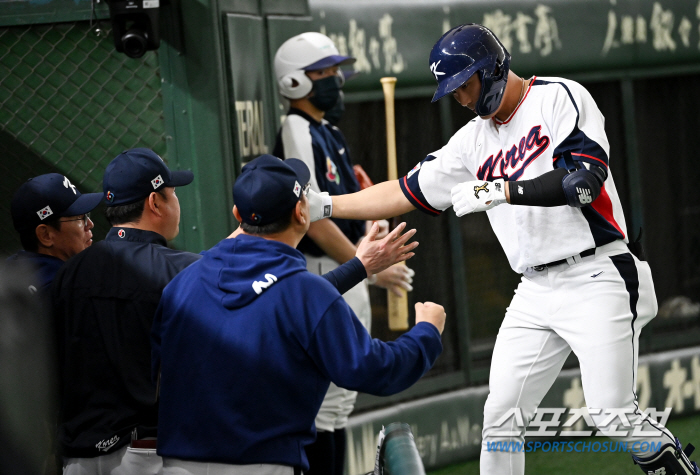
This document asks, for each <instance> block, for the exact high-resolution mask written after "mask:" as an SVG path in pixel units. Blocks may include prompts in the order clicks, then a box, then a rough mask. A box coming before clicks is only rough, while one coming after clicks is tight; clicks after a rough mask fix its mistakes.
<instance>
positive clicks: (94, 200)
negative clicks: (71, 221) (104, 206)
mask: <svg viewBox="0 0 700 475" xmlns="http://www.w3.org/2000/svg"><path fill="white" fill-rule="evenodd" d="M103 198H104V195H103V194H102V193H83V194H82V195H80V196H79V197H78V199H77V200H75V201H74V202H73V204H72V205H70V206H69V207H68V209H67V210H65V211H63V212H62V213H61V214H60V216H79V215H81V214H85V213H89V212H90V211H92V210H93V209H95V208H97V205H99V204H100V202H101V201H102V199H103Z"/></svg>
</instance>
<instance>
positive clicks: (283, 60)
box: [275, 32, 355, 99]
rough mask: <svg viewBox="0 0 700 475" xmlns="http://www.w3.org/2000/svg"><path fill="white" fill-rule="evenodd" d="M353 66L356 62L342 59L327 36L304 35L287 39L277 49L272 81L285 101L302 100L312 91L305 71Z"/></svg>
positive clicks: (351, 59) (345, 58) (312, 33)
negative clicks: (275, 81)
mask: <svg viewBox="0 0 700 475" xmlns="http://www.w3.org/2000/svg"><path fill="white" fill-rule="evenodd" d="M354 62H355V58H352V57H349V56H341V55H340V53H339V52H338V48H336V47H335V45H334V44H333V41H332V40H331V39H330V38H328V37H327V36H326V35H323V34H321V33H316V32H307V33H302V34H301V35H297V36H293V37H292V38H289V39H288V40H287V41H285V42H284V43H283V44H282V46H280V47H279V49H278V50H277V53H276V54H275V77H276V78H277V85H278V86H279V91H280V93H281V94H282V95H283V96H284V97H287V98H289V99H301V98H302V97H304V96H306V95H307V94H309V93H310V92H311V89H312V88H313V83H312V82H311V80H310V79H309V77H308V76H307V75H306V74H305V71H314V70H317V69H324V68H328V67H331V66H340V65H343V64H352V63H354Z"/></svg>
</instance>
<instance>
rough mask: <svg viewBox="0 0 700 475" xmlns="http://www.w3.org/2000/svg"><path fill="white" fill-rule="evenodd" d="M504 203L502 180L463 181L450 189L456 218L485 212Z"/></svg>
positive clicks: (504, 194) (504, 193)
mask: <svg viewBox="0 0 700 475" xmlns="http://www.w3.org/2000/svg"><path fill="white" fill-rule="evenodd" d="M505 202H506V189H505V182H504V181H503V178H499V179H498V180H495V181H465V182H464V183H460V184H458V185H455V186H454V187H453V188H452V209H454V211H455V214H456V215H457V216H464V215H465V214H469V213H476V212H479V211H486V210H489V209H491V208H493V207H494V206H498V205H500V204H501V203H505Z"/></svg>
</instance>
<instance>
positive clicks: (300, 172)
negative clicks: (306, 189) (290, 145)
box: [284, 158, 311, 187]
mask: <svg viewBox="0 0 700 475" xmlns="http://www.w3.org/2000/svg"><path fill="white" fill-rule="evenodd" d="M284 163H286V164H287V165H289V168H291V169H292V170H294V173H295V174H296V176H297V179H298V180H299V184H300V185H301V186H302V187H303V186H306V184H307V183H308V182H309V181H310V180H311V172H310V171H309V167H307V166H306V163H304V162H302V161H301V160H299V159H298V158H288V159H286V160H285V161H284Z"/></svg>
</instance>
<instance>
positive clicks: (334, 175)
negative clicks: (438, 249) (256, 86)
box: [273, 32, 412, 475]
mask: <svg viewBox="0 0 700 475" xmlns="http://www.w3.org/2000/svg"><path fill="white" fill-rule="evenodd" d="M354 62H355V58H351V57H347V56H342V55H340V53H339V52H338V49H337V48H336V47H335V45H334V44H333V41H332V40H331V39H330V38H328V37H327V36H325V35H322V34H321V33H316V32H308V33H303V34H301V35H297V36H295V37H293V38H290V39H289V40H287V41H286V42H285V43H284V44H282V46H280V48H279V49H278V50H277V53H276V54H275V60H274V67H275V75H276V80H277V85H278V88H279V92H280V94H281V95H282V96H283V97H284V98H286V99H287V100H288V101H289V104H290V108H289V110H288V112H287V117H286V119H285V121H284V123H283V124H282V127H281V128H280V131H279V133H278V135H277V140H276V144H275V149H274V151H273V154H274V155H275V156H277V157H280V158H285V159H286V158H297V159H300V160H302V161H303V162H304V163H306V165H307V166H308V167H309V170H311V179H310V187H311V189H312V190H314V191H316V192H328V193H329V194H330V195H343V194H346V193H354V192H356V191H359V190H360V185H359V183H358V181H357V179H356V178H355V172H354V170H353V165H352V162H351V160H350V156H349V151H348V146H347V143H346V142H345V137H344V136H343V134H342V132H341V131H340V129H338V128H337V127H335V126H334V125H332V124H331V123H330V122H329V117H327V116H328V115H329V114H330V115H331V117H330V118H332V114H333V112H334V111H335V110H336V107H338V106H339V104H341V88H342V86H343V83H344V77H343V75H342V72H340V70H339V67H340V66H342V65H348V64H352V63H354ZM365 223H366V222H365V221H364V220H347V219H337V220H336V219H333V220H329V219H324V220H322V221H319V222H317V223H312V224H311V226H310V228H309V231H308V233H307V235H306V236H305V237H304V238H303V240H302V241H301V242H300V244H299V245H298V246H297V248H298V249H299V250H300V251H302V252H303V253H304V256H305V258H306V262H307V269H308V270H309V271H311V272H313V273H314V274H319V275H320V274H324V273H326V272H329V271H331V270H332V269H334V268H335V267H337V266H338V265H339V264H342V263H344V262H346V261H348V260H349V259H352V257H353V256H354V254H355V246H356V245H357V243H358V241H359V240H360V239H361V238H362V237H363V236H364V235H365V228H366V224H365ZM411 275H412V271H411V270H410V269H408V268H406V267H405V266H392V267H390V268H389V269H387V270H385V271H383V272H381V273H379V274H377V275H376V284H377V285H380V286H382V287H387V288H395V289H396V288H399V287H402V288H404V289H406V290H411V286H410V282H411ZM373 280H374V277H373ZM343 298H344V299H345V301H346V302H347V303H348V305H349V306H350V307H351V308H352V309H353V311H354V312H355V314H356V315H357V317H358V319H359V320H360V322H362V324H363V325H364V326H365V328H367V330H369V329H370V325H371V307H370V302H369V292H368V290H367V282H366V281H365V282H362V283H360V284H358V285H357V286H355V287H354V288H352V289H350V290H349V291H348V292H346V293H344V294H343ZM356 396H357V393H355V392H354V391H348V390H346V389H343V388H339V387H337V386H335V385H333V384H331V387H330V389H329V390H328V393H327V395H326V398H325V399H324V401H323V404H322V406H321V409H320V411H319V413H318V416H317V417H316V421H315V422H316V428H317V431H318V435H317V441H316V443H314V444H312V445H311V446H309V447H307V451H306V452H307V456H308V458H309V464H310V467H311V468H310V471H309V472H307V473H308V475H313V474H316V473H318V474H324V475H334V474H342V473H343V465H344V453H345V430H344V428H345V425H346V424H347V419H348V415H349V414H350V412H351V411H352V409H353V407H354V404H355V398H356Z"/></svg>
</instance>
